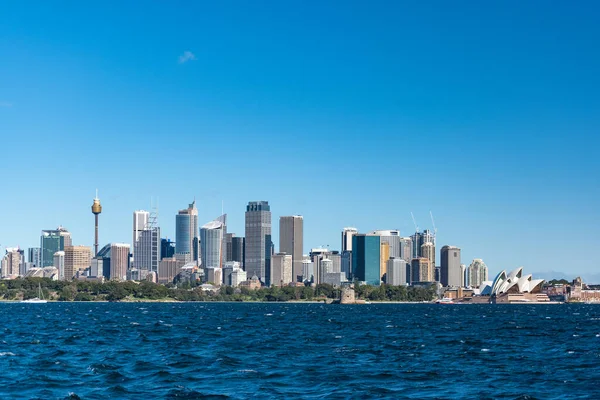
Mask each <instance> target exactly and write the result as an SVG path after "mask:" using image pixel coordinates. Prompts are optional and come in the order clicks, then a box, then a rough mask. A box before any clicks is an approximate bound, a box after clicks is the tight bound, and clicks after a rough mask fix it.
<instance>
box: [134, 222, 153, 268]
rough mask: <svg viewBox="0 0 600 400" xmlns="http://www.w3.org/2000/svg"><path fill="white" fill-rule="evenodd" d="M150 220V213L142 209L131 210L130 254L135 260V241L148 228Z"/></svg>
mask: <svg viewBox="0 0 600 400" xmlns="http://www.w3.org/2000/svg"><path fill="white" fill-rule="evenodd" d="M149 222H150V213H149V212H148V211H144V210H136V211H134V212H133V239H132V242H131V243H132V245H131V255H132V256H133V259H134V261H135V250H136V243H137V241H138V240H139V238H140V235H141V234H142V232H143V231H145V230H146V229H148V224H149Z"/></svg>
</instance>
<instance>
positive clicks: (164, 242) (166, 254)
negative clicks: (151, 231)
mask: <svg viewBox="0 0 600 400" xmlns="http://www.w3.org/2000/svg"><path fill="white" fill-rule="evenodd" d="M174 255H175V242H172V241H171V239H168V238H167V239H164V238H163V239H160V258H161V260H162V259H164V258H171V257H173V256H174ZM159 278H160V275H159Z"/></svg>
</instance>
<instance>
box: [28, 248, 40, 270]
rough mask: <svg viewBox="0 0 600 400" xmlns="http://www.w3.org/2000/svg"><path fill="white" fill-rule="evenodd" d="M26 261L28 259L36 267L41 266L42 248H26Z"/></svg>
mask: <svg viewBox="0 0 600 400" xmlns="http://www.w3.org/2000/svg"><path fill="white" fill-rule="evenodd" d="M27 261H29V262H30V263H32V264H33V265H34V266H36V267H39V266H41V265H42V249H41V248H39V247H30V248H29V249H28V250H27Z"/></svg>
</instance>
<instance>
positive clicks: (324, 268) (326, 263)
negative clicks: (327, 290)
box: [319, 258, 333, 283]
mask: <svg viewBox="0 0 600 400" xmlns="http://www.w3.org/2000/svg"><path fill="white" fill-rule="evenodd" d="M332 273H333V261H331V260H330V259H329V258H324V259H322V260H321V268H319V275H320V276H319V283H327V281H326V277H327V275H328V274H332Z"/></svg>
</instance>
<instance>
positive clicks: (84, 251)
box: [53, 246, 92, 280]
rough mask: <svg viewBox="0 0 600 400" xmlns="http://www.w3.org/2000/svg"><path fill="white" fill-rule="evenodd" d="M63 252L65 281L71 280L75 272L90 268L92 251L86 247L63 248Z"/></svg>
mask: <svg viewBox="0 0 600 400" xmlns="http://www.w3.org/2000/svg"><path fill="white" fill-rule="evenodd" d="M64 251H65V279H66V280H71V279H73V277H74V276H75V274H76V273H77V272H83V271H84V270H85V269H87V268H88V267H89V266H90V264H91V261H92V250H91V249H90V248H89V247H88V246H65V250H64ZM53 257H54V255H53ZM53 262H54V260H53Z"/></svg>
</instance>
